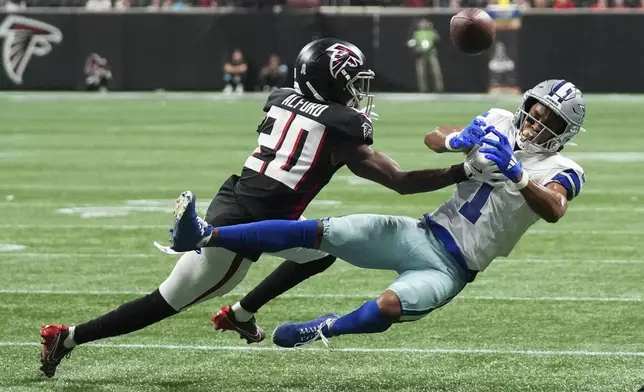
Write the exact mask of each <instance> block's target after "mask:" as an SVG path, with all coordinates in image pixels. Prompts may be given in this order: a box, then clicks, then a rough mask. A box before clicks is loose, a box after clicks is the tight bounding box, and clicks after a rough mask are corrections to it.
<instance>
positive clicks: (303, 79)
mask: <svg viewBox="0 0 644 392" xmlns="http://www.w3.org/2000/svg"><path fill="white" fill-rule="evenodd" d="M366 63H367V61H366V59H365V57H364V54H362V51H361V50H360V49H358V47H357V46H355V45H353V44H351V43H349V42H347V41H342V40H339V39H336V38H322V39H318V40H315V41H313V42H310V43H309V44H307V45H306V46H305V47H304V48H302V50H301V51H300V54H299V55H298V56H297V59H296V60H295V68H294V70H293V71H294V72H295V75H294V76H295V85H294V87H295V90H297V92H299V93H300V94H302V95H304V96H307V97H310V98H314V99H316V100H318V101H331V102H336V103H339V104H342V105H347V106H349V107H352V108H356V109H358V108H359V105H360V102H361V101H362V100H363V99H365V98H367V103H366V105H365V112H366V114H367V115H368V114H369V112H370V111H371V106H372V105H373V98H374V96H373V94H369V88H370V86H371V80H372V79H373V78H374V76H375V73H374V72H373V71H372V70H370V69H369V68H368V67H367V64H366Z"/></svg>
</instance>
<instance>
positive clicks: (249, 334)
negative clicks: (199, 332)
mask: <svg viewBox="0 0 644 392" xmlns="http://www.w3.org/2000/svg"><path fill="white" fill-rule="evenodd" d="M210 321H212V322H213V324H214V325H215V329H216V330H220V331H222V332H223V331H236V332H237V333H238V334H239V337H240V338H241V339H246V343H248V344H251V343H259V342H261V341H262V340H264V338H265V337H266V334H265V333H264V330H263V329H262V328H261V327H260V326H259V325H257V322H256V321H255V317H254V316H253V318H251V319H250V320H248V321H243V322H242V321H237V320H236V319H235V314H234V313H233V311H232V309H231V308H230V306H222V308H221V309H220V310H219V311H218V312H217V313H216V314H215V315H214V316H212V318H211V319H210Z"/></svg>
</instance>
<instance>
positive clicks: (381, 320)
mask: <svg viewBox="0 0 644 392" xmlns="http://www.w3.org/2000/svg"><path fill="white" fill-rule="evenodd" d="M463 287H465V281H464V280H462V279H460V278H459V277H455V276H453V275H450V274H446V273H444V272H442V271H439V270H416V271H407V272H405V273H403V274H401V275H400V276H399V277H398V278H397V279H396V281H395V282H394V283H393V284H392V285H391V286H389V288H388V289H387V290H385V292H383V293H382V294H381V295H380V296H379V297H378V298H377V299H375V300H372V301H369V302H365V303H364V304H362V306H360V307H359V308H358V309H356V310H354V311H353V312H351V313H348V314H346V315H344V316H342V317H339V316H337V315H335V314H333V313H330V314H326V315H324V316H321V317H319V318H317V319H314V320H311V321H306V322H303V323H285V324H282V325H280V326H278V327H277V328H276V329H275V331H274V332H273V342H274V343H275V344H277V345H278V346H281V347H297V346H299V345H303V344H308V343H311V342H314V341H316V340H325V341H326V340H327V339H329V338H331V337H333V336H339V335H348V334H366V333H379V332H384V331H386V330H387V329H389V327H390V326H391V325H392V324H393V323H397V322H405V321H416V320H419V319H421V318H422V317H425V316H426V315H428V314H429V313H431V312H432V311H433V310H435V309H438V308H440V307H441V306H444V305H446V304H447V303H448V302H449V301H451V300H452V298H454V296H456V295H457V294H458V293H459V292H460V291H461V290H462V289H463Z"/></svg>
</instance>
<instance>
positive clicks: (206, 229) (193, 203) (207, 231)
mask: <svg viewBox="0 0 644 392" xmlns="http://www.w3.org/2000/svg"><path fill="white" fill-rule="evenodd" d="M212 230H213V228H212V226H210V225H209V224H208V223H206V222H205V221H204V220H203V219H201V218H200V217H199V216H198V215H197V197H196V196H195V194H194V193H192V192H190V191H185V192H183V193H182V194H181V196H179V198H177V201H175V203H174V224H173V225H172V229H170V243H171V246H170V248H171V249H172V250H174V251H176V252H188V251H191V250H197V249H200V248H201V247H202V246H204V245H205V244H206V243H207V242H208V240H209V239H210V236H211V235H212Z"/></svg>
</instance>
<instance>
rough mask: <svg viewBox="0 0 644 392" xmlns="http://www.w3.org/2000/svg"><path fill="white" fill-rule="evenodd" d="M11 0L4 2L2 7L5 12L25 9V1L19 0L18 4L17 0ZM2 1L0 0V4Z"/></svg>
mask: <svg viewBox="0 0 644 392" xmlns="http://www.w3.org/2000/svg"><path fill="white" fill-rule="evenodd" d="M14 1H15V0H14ZM14 1H12V0H7V2H6V3H5V4H4V9H5V11H7V12H18V11H24V10H26V9H27V3H25V2H24V1H21V2H20V4H18V3H17V2H14ZM1 4H2V2H1V1H0V5H1Z"/></svg>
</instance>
